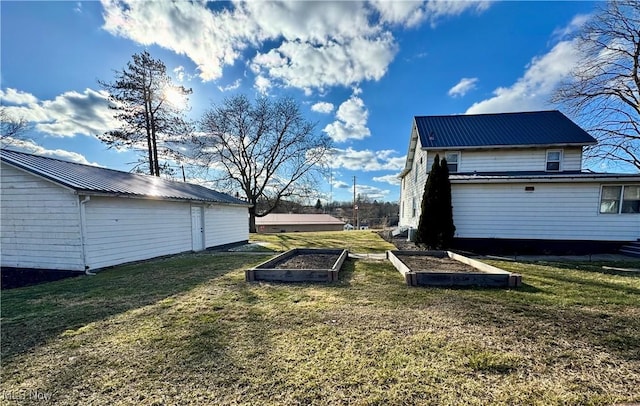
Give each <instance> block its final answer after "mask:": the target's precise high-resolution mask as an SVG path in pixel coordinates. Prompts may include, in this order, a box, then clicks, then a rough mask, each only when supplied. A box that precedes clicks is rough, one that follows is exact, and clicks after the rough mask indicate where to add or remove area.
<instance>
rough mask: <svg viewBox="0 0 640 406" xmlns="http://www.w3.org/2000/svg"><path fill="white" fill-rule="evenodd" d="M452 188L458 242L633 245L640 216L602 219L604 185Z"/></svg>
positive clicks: (477, 185) (639, 225) (606, 216)
mask: <svg viewBox="0 0 640 406" xmlns="http://www.w3.org/2000/svg"><path fill="white" fill-rule="evenodd" d="M527 186H530V185H529V184H525V183H522V184H519V183H517V184H454V185H452V201H453V202H452V203H453V218H454V223H455V226H456V237H460V238H516V239H550V240H562V239H565V240H599V241H633V240H636V239H637V238H640V215H637V214H634V215H629V216H611V215H601V214H599V207H600V184H597V183H578V184H576V183H554V184H549V183H546V184H545V183H536V184H535V188H534V191H526V190H525V188H526V187H527Z"/></svg>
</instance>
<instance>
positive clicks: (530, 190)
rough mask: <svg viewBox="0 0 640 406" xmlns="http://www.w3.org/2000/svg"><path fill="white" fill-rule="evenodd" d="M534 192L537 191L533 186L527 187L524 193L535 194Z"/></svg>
mask: <svg viewBox="0 0 640 406" xmlns="http://www.w3.org/2000/svg"><path fill="white" fill-rule="evenodd" d="M534 190H536V188H535V187H533V186H525V187H524V191H525V192H533V191H534Z"/></svg>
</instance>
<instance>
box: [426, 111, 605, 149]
mask: <svg viewBox="0 0 640 406" xmlns="http://www.w3.org/2000/svg"><path fill="white" fill-rule="evenodd" d="M415 124H416V127H417V130H418V134H419V136H420V142H421V144H422V148H427V149H447V148H491V147H526V146H544V145H590V144H595V143H596V140H595V139H594V138H593V137H592V136H591V135H589V134H588V133H587V132H586V131H585V130H583V129H582V128H580V127H579V126H578V125H577V124H575V123H574V122H573V121H571V120H570V119H569V118H567V117H566V116H565V115H564V114H562V113H561V112H559V111H558V110H552V111H532V112H523V113H501V114H477V115H453V116H416V117H415Z"/></svg>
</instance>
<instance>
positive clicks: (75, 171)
mask: <svg viewBox="0 0 640 406" xmlns="http://www.w3.org/2000/svg"><path fill="white" fill-rule="evenodd" d="M0 157H1V159H2V162H6V163H8V164H10V165H13V166H15V167H18V168H21V169H23V170H25V171H28V172H31V173H34V174H37V175H39V176H42V177H44V178H46V179H49V180H51V181H53V182H55V183H58V184H60V185H63V186H66V187H69V188H71V189H73V190H75V191H76V192H78V193H84V194H106V195H118V196H125V197H137V198H148V199H167V200H188V201H200V202H207V203H225V204H236V205H243V206H249V204H247V202H244V201H242V200H240V199H236V198H234V197H232V196H229V195H228V194H225V193H221V192H217V191H215V190H212V189H209V188H206V187H204V186H200V185H194V184H191V183H185V182H177V181H173V180H168V179H162V178H158V177H155V176H149V175H140V174H135V173H129V172H122V171H116V170H113V169H105V168H99V167H96V166H89V165H82V164H78V163H74V162H68V161H62V160H59V159H53V158H47V157H43V156H38V155H32V154H26V153H24V152H17V151H11V150H6V149H3V150H1V153H0Z"/></svg>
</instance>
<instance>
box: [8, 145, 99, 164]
mask: <svg viewBox="0 0 640 406" xmlns="http://www.w3.org/2000/svg"><path fill="white" fill-rule="evenodd" d="M4 142H6V143H7V145H10V149H12V150H15V151H22V152H27V153H29V154H35V155H42V156H46V157H50V158H56V159H61V160H64V161H71V162H76V163H79V164H85V165H92V166H100V167H101V166H102V165H100V164H97V163H95V162H89V161H88V160H87V158H85V157H84V155H82V154H79V153H77V152H73V151H67V150H64V149H47V148H45V147H43V146H41V145H38V144H36V143H35V142H34V141H31V140H18V139H11V140H3V143H4Z"/></svg>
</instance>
